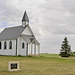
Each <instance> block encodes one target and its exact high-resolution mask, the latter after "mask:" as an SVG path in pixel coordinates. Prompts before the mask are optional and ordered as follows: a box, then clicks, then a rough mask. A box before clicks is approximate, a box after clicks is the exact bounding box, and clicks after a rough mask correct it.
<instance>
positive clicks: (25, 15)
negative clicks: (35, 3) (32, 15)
mask: <svg viewBox="0 0 75 75" xmlns="http://www.w3.org/2000/svg"><path fill="white" fill-rule="evenodd" d="M23 21H28V22H29V18H28V15H27V13H26V11H25V13H24V15H23V18H22V22H23Z"/></svg>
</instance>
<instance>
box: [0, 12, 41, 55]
mask: <svg viewBox="0 0 75 75" xmlns="http://www.w3.org/2000/svg"><path fill="white" fill-rule="evenodd" d="M39 52H40V43H39V42H38V41H37V40H36V38H35V36H34V34H33V32H32V30H31V28H30V26H29V19H28V16H27V13H26V11H25V13H24V15H23V18H22V25H21V26H16V27H10V28H5V29H4V30H3V31H2V32H1V33H0V55H11V56H18V55H21V56H28V55H38V54H39Z"/></svg>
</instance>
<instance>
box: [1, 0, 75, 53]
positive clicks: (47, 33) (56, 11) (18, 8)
mask: <svg viewBox="0 0 75 75" xmlns="http://www.w3.org/2000/svg"><path fill="white" fill-rule="evenodd" d="M74 3H75V1H74V0H0V26H1V28H0V30H2V29H3V27H2V25H3V22H6V23H7V24H8V26H7V27H9V26H18V25H21V19H22V16H23V13H24V11H25V10H26V11H27V14H28V16H29V19H30V27H31V29H32V31H33V32H34V34H35V36H36V38H37V39H38V41H39V42H40V43H41V52H46V53H47V52H49V53H59V50H60V45H61V42H62V40H63V39H64V37H65V36H67V37H68V39H70V42H71V45H72V47H73V48H72V49H73V50H74V49H75V46H74V44H75V43H74V39H75V35H74V34H75V4H74Z"/></svg>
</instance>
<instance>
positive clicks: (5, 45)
mask: <svg viewBox="0 0 75 75" xmlns="http://www.w3.org/2000/svg"><path fill="white" fill-rule="evenodd" d="M6 48H7V43H6V41H5V42H4V49H6Z"/></svg>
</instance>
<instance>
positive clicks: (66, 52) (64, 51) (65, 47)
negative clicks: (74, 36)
mask: <svg viewBox="0 0 75 75" xmlns="http://www.w3.org/2000/svg"><path fill="white" fill-rule="evenodd" d="M70 53H71V46H70V45H69V44H68V41H67V37H65V38H64V41H63V42H62V45H61V49H60V56H62V57H69V56H70Z"/></svg>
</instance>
